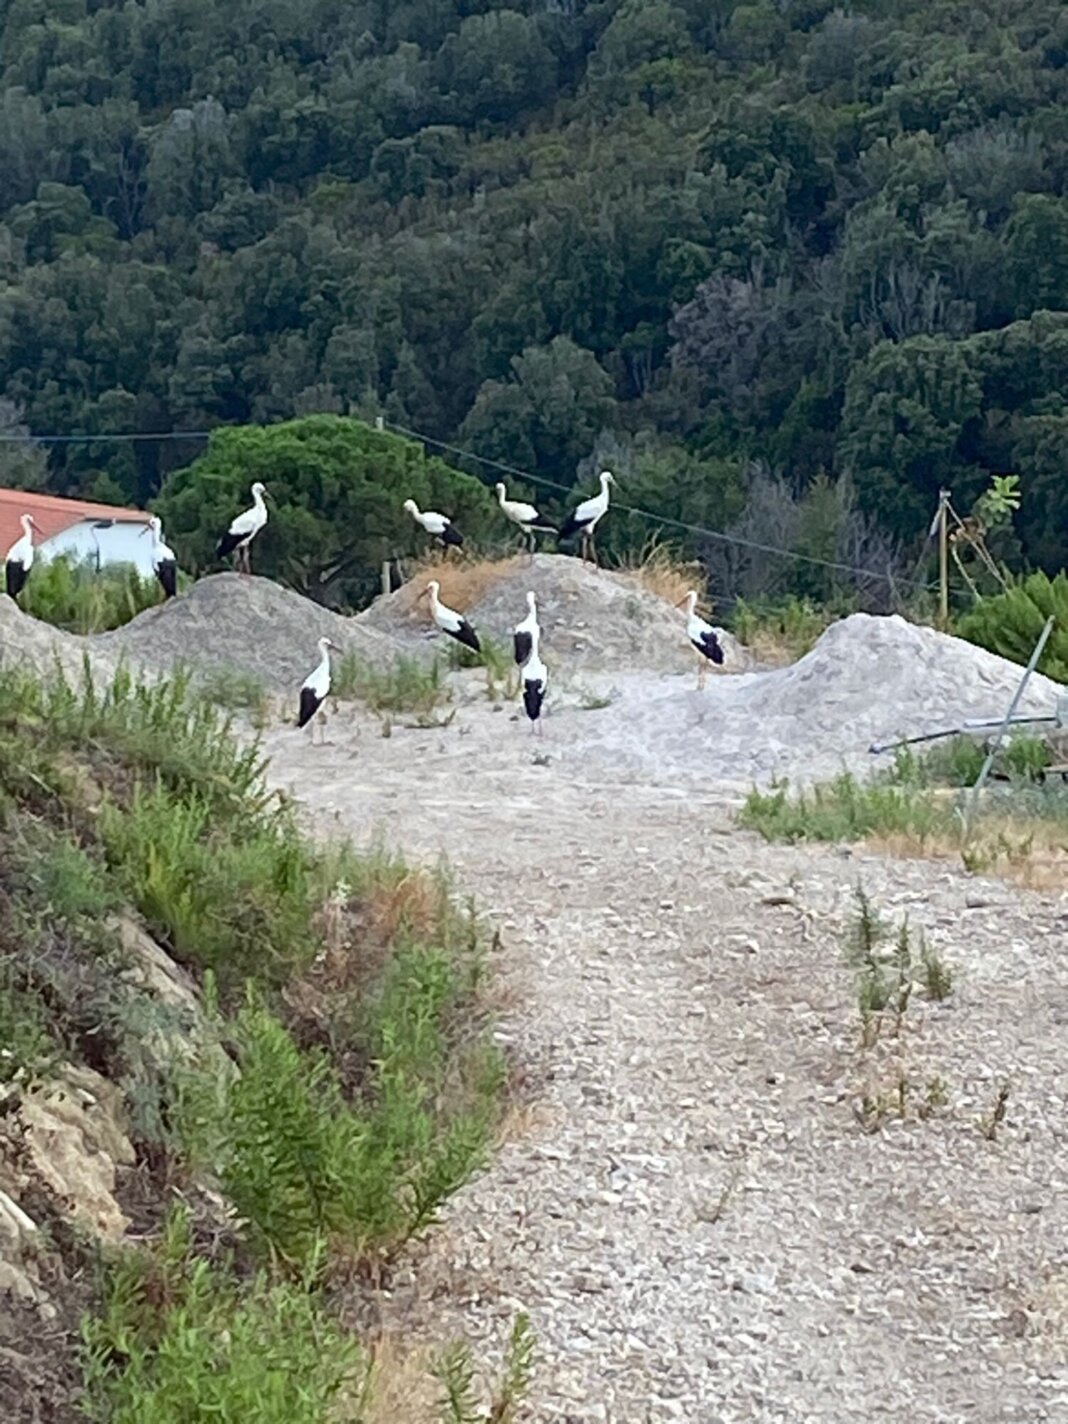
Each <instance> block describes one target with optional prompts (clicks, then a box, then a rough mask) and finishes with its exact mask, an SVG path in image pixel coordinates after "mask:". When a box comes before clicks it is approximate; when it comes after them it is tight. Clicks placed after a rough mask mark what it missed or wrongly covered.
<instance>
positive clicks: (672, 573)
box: [620, 538, 708, 603]
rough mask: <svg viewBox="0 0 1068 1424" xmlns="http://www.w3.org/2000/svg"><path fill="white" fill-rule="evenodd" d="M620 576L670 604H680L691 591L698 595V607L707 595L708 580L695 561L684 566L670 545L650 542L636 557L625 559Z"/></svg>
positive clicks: (685, 563) (653, 540)
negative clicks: (630, 579) (627, 577)
mask: <svg viewBox="0 0 1068 1424" xmlns="http://www.w3.org/2000/svg"><path fill="white" fill-rule="evenodd" d="M620 572H621V573H627V574H631V575H632V576H633V577H634V578H635V579H636V580H637V582H638V583H640V584H641V586H642V588H644V589H646V590H647V591H648V592H649V593H652V594H655V595H656V597H657V598H663V599H666V600H667V601H668V602H669V603H681V602H682V600H683V599H684V598H685V597H686V595H687V594H688V593H689V591H690V589H691V588H692V589H694V590H696V592H697V598H698V602H699V603H703V601H704V599H705V598H706V597H707V594H708V580H707V577H706V575H705V572H704V570H703V569H702V567H701V565H700V564H699V563H697V562H696V561H691V562H683V561H682V560H681V559H679V557H678V554H677V553H676V551H675V550H674V549H673V548H672V547H671V545H670V544H661V543H660V541H659V540H657V539H655V538H654V539H650V540H649V542H648V543H647V544H645V545H644V546H643V547H642V549H641V551H640V552H639V553H638V554H637V555H631V556H629V557H628V558H625V559H624V560H623V562H622V563H621V564H620Z"/></svg>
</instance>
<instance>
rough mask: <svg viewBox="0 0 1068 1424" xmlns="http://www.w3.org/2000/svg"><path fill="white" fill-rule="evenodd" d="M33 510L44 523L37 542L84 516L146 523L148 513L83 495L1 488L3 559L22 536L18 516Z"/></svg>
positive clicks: (30, 512) (0, 534) (1, 548)
mask: <svg viewBox="0 0 1068 1424" xmlns="http://www.w3.org/2000/svg"><path fill="white" fill-rule="evenodd" d="M23 514H32V515H33V517H34V519H36V521H37V523H38V524H39V525H40V527H41V533H40V534H37V535H36V536H35V540H34V542H35V543H38V542H43V541H44V540H46V539H54V538H55V536H56V535H57V534H62V533H63V531H64V529H69V528H70V527H71V525H72V524H80V523H81V522H82V520H83V519H114V520H117V521H119V522H120V523H123V524H145V523H147V522H148V518H149V516H148V515H147V514H145V513H143V511H141V510H140V509H119V508H117V507H116V506H115V505H113V504H93V503H91V502H90V501H89V500H84V499H60V498H59V496H58V495H54V494H31V493H30V492H29V491H28V490H12V489H0V559H2V558H3V557H4V555H5V554H6V553H7V551H8V549H10V548H11V545H12V544H13V543H14V542H15V540H16V539H19V538H21V536H22V525H21V524H20V523H19V518H20V516H21V515H23Z"/></svg>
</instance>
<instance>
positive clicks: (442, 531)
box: [404, 499, 464, 552]
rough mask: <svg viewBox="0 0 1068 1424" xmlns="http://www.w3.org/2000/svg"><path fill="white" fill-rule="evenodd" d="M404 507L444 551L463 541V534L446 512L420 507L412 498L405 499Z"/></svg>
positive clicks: (457, 546)
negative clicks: (440, 512)
mask: <svg viewBox="0 0 1068 1424" xmlns="http://www.w3.org/2000/svg"><path fill="white" fill-rule="evenodd" d="M404 508H405V509H406V510H407V511H408V513H409V514H410V515H411V516H412V518H413V519H414V520H415V522H416V524H418V525H419V526H420V527H421V528H423V529H425V530H426V532H427V533H428V534H429V535H430V536H431V538H433V539H437V540H438V541H439V543H440V544H441V547H442V548H443V549H445V550H446V552H447V551H448V550H449V549H450V548H451V549H459V548H460V546H461V545H462V544H463V542H464V536H463V535H462V534H461V533H460V531H459V529H457V528H456V526H455V525H454V524H453V522H452V520H451V519H450V518H449V517H448V515H447V514H438V512H437V510H434V509H420V508H419V506H418V505H417V504H416V502H415V500H414V499H406V500H405V501H404Z"/></svg>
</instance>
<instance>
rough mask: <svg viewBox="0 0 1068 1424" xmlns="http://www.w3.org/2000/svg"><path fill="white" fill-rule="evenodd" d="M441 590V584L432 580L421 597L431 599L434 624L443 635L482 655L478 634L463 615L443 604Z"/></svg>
mask: <svg viewBox="0 0 1068 1424" xmlns="http://www.w3.org/2000/svg"><path fill="white" fill-rule="evenodd" d="M440 588H441V584H440V583H438V581H437V579H431V580H430V582H429V583H428V584H427V586H426V588H424V589H423V591H422V593H421V594H420V595H419V597H420V598H429V599H430V614H431V617H432V618H433V619H434V622H435V623H436V624H437V625H438V627H439V628H440V629H441V631H442V632H443V633H448V635H449V637H450V638H455V639H456V641H457V642H458V643H462V644H463V645H464V647H465V648H470V649H471V651H472V652H474V653H480V652H481V651H482V644H481V643H480V642H479V641H478V634H477V633H476V632H475V630H474V629H473V628H472V627H471V624H470V623H468V621H467V619H466V618H465V617H464V616H463V614H462V613H457V612H456V610H455V609H454V608H447V607H446V605H445V604H444V603H442V601H441V599H440V598H439V597H438V590H439V589H440Z"/></svg>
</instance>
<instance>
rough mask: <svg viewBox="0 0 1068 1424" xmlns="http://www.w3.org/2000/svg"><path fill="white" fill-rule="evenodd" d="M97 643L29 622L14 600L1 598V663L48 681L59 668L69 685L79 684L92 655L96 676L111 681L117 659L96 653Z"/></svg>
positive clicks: (50, 626) (48, 626)
mask: <svg viewBox="0 0 1068 1424" xmlns="http://www.w3.org/2000/svg"><path fill="white" fill-rule="evenodd" d="M95 641H96V640H95V639H93V638H81V637H79V636H78V635H77V634H76V633H64V632H63V631H62V630H61V629H59V628H53V627H52V625H51V624H50V623H41V622H39V621H38V620H37V619H36V618H30V617H29V616H28V614H25V613H23V612H22V610H21V609H20V608H19V607H18V605H17V604H16V603H15V602H14V601H13V600H12V599H10V598H7V597H6V596H5V597H0V662H3V663H6V664H9V665H11V664H18V665H19V666H21V667H23V668H26V669H27V670H28V671H30V672H33V673H35V674H36V676H37V677H48V676H49V675H50V674H51V673H54V672H55V670H56V667H57V665H58V666H59V667H60V668H61V669H62V670H63V673H64V675H65V676H66V678H67V679H68V681H74V682H78V681H80V680H81V675H82V669H83V668H84V666H85V659H86V655H87V654H89V655H90V661H91V663H92V668H93V672H94V674H96V675H99V676H101V677H105V678H110V677H112V676H113V674H114V672H115V667H116V660H115V657H114V656H112V655H110V654H108V653H106V652H101V653H97V652H96V650H95V648H94V646H93V645H94V643H95Z"/></svg>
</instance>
